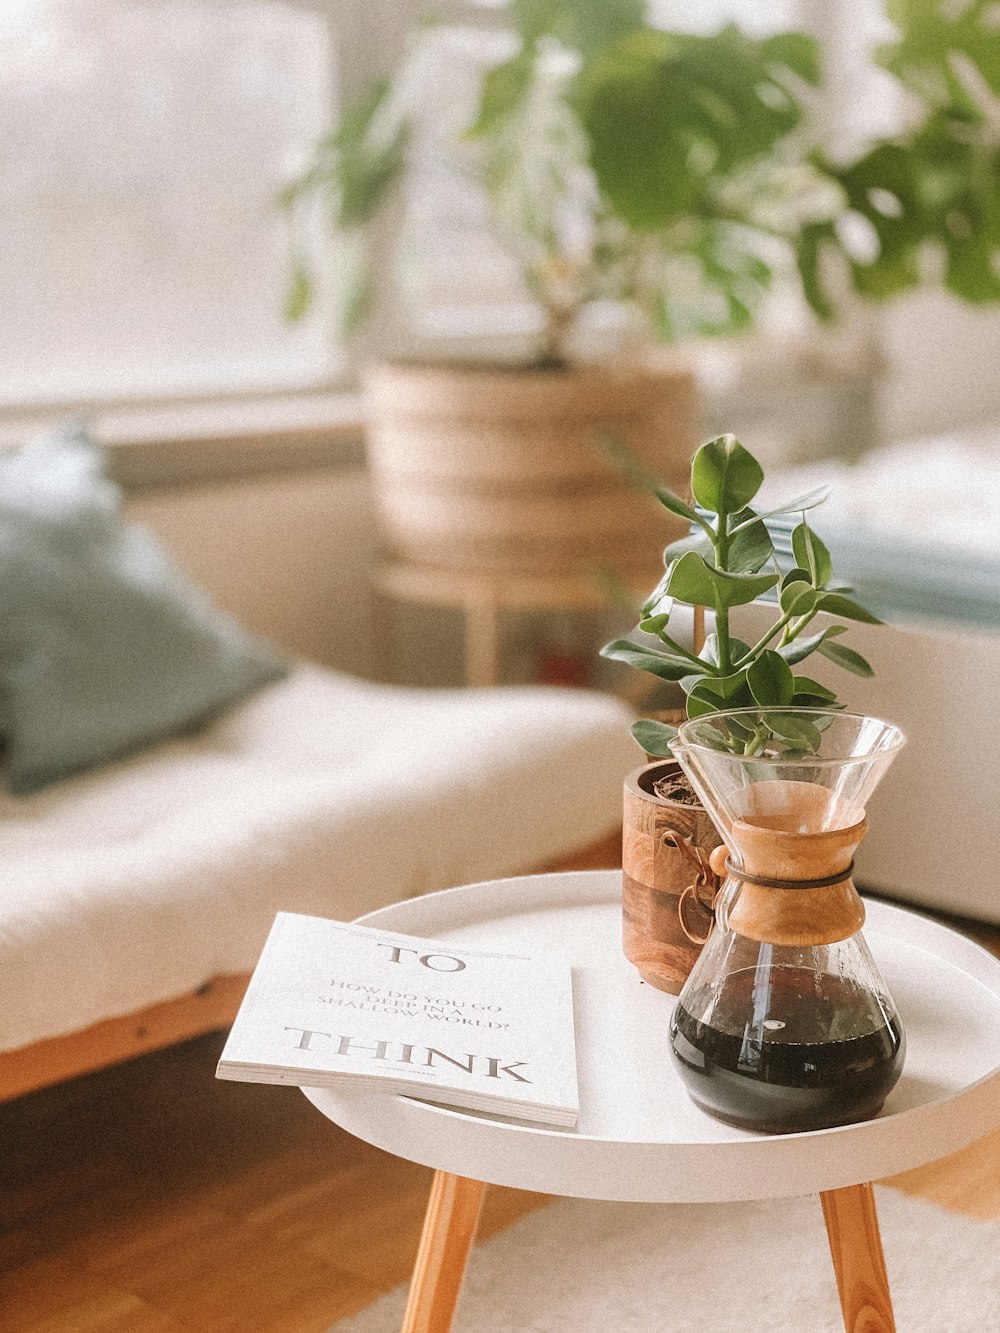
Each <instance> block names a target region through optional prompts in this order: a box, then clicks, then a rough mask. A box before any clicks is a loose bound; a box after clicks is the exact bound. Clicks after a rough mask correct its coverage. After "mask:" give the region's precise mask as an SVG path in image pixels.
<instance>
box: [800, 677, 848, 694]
mask: <svg viewBox="0 0 1000 1333" xmlns="http://www.w3.org/2000/svg"><path fill="white" fill-rule="evenodd" d="M792 685H793V687H794V689H795V693H796V694H811V695H812V696H813V697H814V698H817V699H836V697H837V696H836V694H835V693H834V692H833V690H828V689H827V687H826V686H825V685H821V684H820V683H819V681H818V680H813V679H812V678H811V677H810V676H793V678H792Z"/></svg>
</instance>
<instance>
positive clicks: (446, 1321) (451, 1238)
mask: <svg viewBox="0 0 1000 1333" xmlns="http://www.w3.org/2000/svg"><path fill="white" fill-rule="evenodd" d="M485 1193H486V1186H485V1185H484V1184H483V1182H482V1181H481V1180H468V1179H466V1177H465V1176H452V1175H449V1173H448V1172H447V1171H435V1173H434V1183H433V1184H432V1185H431V1197H430V1199H429V1200H428V1203H427V1213H426V1215H425V1217H424V1229H423V1232H422V1233H421V1236H420V1249H419V1250H418V1251H417V1262H416V1264H415V1266H414V1269H413V1278H412V1280H411V1282H410V1296H409V1300H408V1301H407V1303H406V1313H405V1314H404V1316H403V1329H402V1333H449V1329H450V1328H451V1321H452V1319H453V1317H454V1314H455V1306H456V1305H457V1304H458V1293H459V1291H460V1289H461V1286H462V1278H463V1277H464V1276H465V1265H466V1262H467V1260H468V1258H469V1251H470V1250H471V1249H472V1242H473V1241H474V1240H475V1238H476V1226H477V1224H478V1222H479V1209H480V1208H481V1206H482V1202H483V1195H484V1194H485Z"/></svg>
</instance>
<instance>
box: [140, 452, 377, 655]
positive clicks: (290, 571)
mask: <svg viewBox="0 0 1000 1333" xmlns="http://www.w3.org/2000/svg"><path fill="white" fill-rule="evenodd" d="M128 511H129V514H130V515H131V516H132V517H133V518H136V519H138V520H140V521H142V522H144V523H148V524H149V526H150V527H151V528H153V530H154V531H155V532H156V533H157V534H158V535H159V536H160V537H161V538H162V540H163V541H164V543H165V544H166V545H167V547H168V548H169V549H170V551H171V552H172V554H173V555H174V557H175V559H176V560H177V562H178V563H179V565H180V566H181V568H182V569H183V570H184V572H185V573H186V574H188V575H189V577H191V578H192V579H193V580H194V581H195V582H196V583H198V584H199V585H200V586H201V587H202V588H204V589H205V591H206V592H208V593H209V595H210V596H211V597H212V598H213V599H214V600H215V601H216V602H217V603H218V604H219V606H221V607H222V608H223V609H224V610H226V611H228V612H230V614H232V615H233V616H235V617H236V618H237V619H238V620H240V621H241V622H242V623H243V624H245V625H247V626H248V627H250V628H251V629H254V630H256V631H257V632H258V633H260V634H264V635H266V636H268V637H270V638H274V639H276V640H278V641H279V642H280V643H282V644H283V645H284V646H286V647H287V648H289V649H291V650H293V651H295V652H298V653H301V654H303V655H305V656H307V657H311V658H314V659H315V660H317V661H320V662H325V663H327V664H328V665H331V666H335V667H338V668H340V669H341V670H344V671H349V672H354V673H357V674H360V675H368V674H371V667H372V658H373V654H372V629H373V626H372V598H371V580H372V574H373V571H374V569H375V566H376V553H377V550H378V533H377V524H376V521H375V516H374V512H373V508H372V501H371V493H370V488H369V485H368V481H367V478H366V477H365V475H364V473H363V472H361V471H360V470H351V471H339V470H333V469H329V470H327V469H323V470H317V471H309V472H295V473H289V474H285V475H280V476H273V477H255V478H248V479H246V480H242V481H226V482H220V483H214V484H211V485H198V486H187V487H175V488H170V489H162V490H153V491H148V492H138V493H137V494H136V495H134V496H133V497H132V498H131V499H130V500H129V504H128Z"/></svg>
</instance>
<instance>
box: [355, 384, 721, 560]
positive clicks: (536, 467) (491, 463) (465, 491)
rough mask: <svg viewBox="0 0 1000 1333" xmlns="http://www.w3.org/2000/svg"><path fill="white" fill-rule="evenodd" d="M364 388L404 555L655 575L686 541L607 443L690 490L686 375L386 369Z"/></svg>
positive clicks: (386, 513) (380, 493) (372, 447)
mask: <svg viewBox="0 0 1000 1333" xmlns="http://www.w3.org/2000/svg"><path fill="white" fill-rule="evenodd" d="M364 389H365V401H366V415H367V421H368V456H369V463H370V467H371V472H372V478H373V482H374V486H375V495H376V501H377V504H378V507H379V510H380V512H381V515H382V519H383V523H384V527H385V535H386V538H387V541H388V544H389V547H390V550H391V552H392V554H394V555H396V556H397V557H401V558H403V559H406V560H410V561H415V562H417V563H419V564H423V565H436V566H440V567H444V568H451V569H462V570H465V571H477V572H486V573H494V574H498V575H500V574H518V573H520V574H524V573H539V572H544V573H561V574H565V573H569V572H573V571H579V570H580V569H583V568H592V567H593V566H595V565H608V566H610V567H612V568H614V569H617V570H621V571H630V570H640V569H655V568H656V566H657V565H658V563H659V559H660V554H661V552H662V549H663V546H664V544H665V542H667V541H669V540H671V538H672V537H673V536H676V535H680V534H681V532H682V529H683V527H684V525H683V524H682V523H681V522H680V521H679V520H674V519H672V518H671V516H670V515H669V514H667V513H666V512H665V511H664V510H663V509H662V508H661V507H660V506H659V505H658V504H657V503H656V501H655V500H652V499H650V498H649V497H646V496H643V495H642V494H640V493H639V492H638V491H637V490H636V489H635V488H634V487H632V486H630V485H629V484H628V483H626V482H625V481H624V480H623V479H622V477H621V475H620V474H619V473H618V471H617V470H616V469H615V468H614V467H613V466H612V465H611V463H610V462H609V461H608V459H607V458H606V457H605V456H604V454H603V452H602V450H601V447H600V444H601V436H602V435H609V436H613V437H615V438H617V439H619V440H621V441H622V442H623V443H624V444H626V445H627V446H628V447H629V448H630V449H631V450H632V451H633V452H634V453H635V454H636V455H638V457H640V458H641V459H642V460H643V462H644V463H645V465H646V466H647V467H648V468H649V469H650V471H652V472H653V473H654V474H655V475H656V476H657V477H658V478H659V479H660V480H662V481H663V482H665V483H666V484H667V485H670V486H674V487H677V488H678V489H680V490H682V491H683V490H684V489H685V487H686V484H687V476H688V471H689V467H690V458H691V453H692V451H693V449H694V447H695V445H696V442H697V441H696V433H697V412H696V393H695V384H694V377H693V375H692V373H691V371H690V369H688V368H687V367H685V366H682V365H678V366H676V367H671V366H665V367H659V366H658V367H657V368H655V369H630V370H627V371H625V370H623V371H615V370H612V369H610V368H606V367H587V368H581V369H571V370H554V371H541V370H521V369H516V368H509V369H504V368H497V369H490V368H478V367H463V366H452V367H445V366H441V367H436V366H393V365H381V366H377V367H375V368H373V369H371V370H370V371H369V372H368V374H367V375H366V377H365V381H364Z"/></svg>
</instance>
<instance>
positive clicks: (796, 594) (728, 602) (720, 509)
mask: <svg viewBox="0 0 1000 1333" xmlns="http://www.w3.org/2000/svg"><path fill="white" fill-rule="evenodd" d="M609 447H610V449H611V451H612V452H613V453H615V454H616V455H617V461H618V463H619V466H621V467H622V468H623V469H624V470H625V471H626V472H628V473H629V474H630V475H631V476H632V479H633V480H634V481H636V482H638V483H639V484H641V485H643V486H644V487H645V488H646V489H648V490H650V491H652V493H653V494H654V495H655V496H656V498H657V499H658V500H659V501H660V503H661V504H662V505H663V506H664V508H665V509H668V510H669V511H670V513H672V514H676V515H678V516H679V517H681V518H685V519H687V520H688V521H689V522H690V523H691V524H692V526H693V527H694V528H695V529H697V531H694V532H693V533H692V535H691V536H688V537H682V538H681V539H680V540H679V541H675V542H672V543H671V544H670V545H669V546H668V547H667V548H666V550H665V551H664V557H663V558H664V565H665V566H666V571H665V573H664V575H663V577H662V578H661V579H660V582H659V583H658V584H657V586H656V588H655V590H654V591H653V593H652V595H651V596H650V597H649V598H648V599H647V600H646V602H645V603H644V604H643V606H642V609H641V612H640V619H639V624H638V631H639V635H640V637H637V638H635V639H616V640H615V641H614V642H613V643H609V644H606V645H605V646H604V647H603V648H602V649H601V653H602V655H603V656H604V657H609V658H613V659H615V660H616V661H619V662H625V663H627V664H628V665H629V666H632V667H637V668H639V669H640V670H642V671H648V672H650V673H651V674H652V675H654V676H657V677H659V678H660V679H661V680H667V681H674V682H678V683H679V684H680V685H681V687H682V689H683V690H684V693H685V695H686V696H687V707H686V712H687V716H688V717H689V718H693V717H702V716H704V715H705V714H708V713H717V712H722V711H724V710H729V709H733V708H755V707H756V708H761V709H764V708H766V709H768V710H790V711H778V712H771V711H769V713H768V718H767V727H768V728H770V732H772V733H773V735H774V736H775V737H777V738H778V739H779V740H781V741H783V742H786V743H789V744H792V745H793V746H796V747H797V748H800V749H801V750H802V751H803V752H805V753H810V752H814V751H815V750H817V749H818V748H819V744H820V734H819V731H818V729H817V727H816V726H815V723H814V722H812V721H810V720H809V719H808V718H807V717H806V716H804V715H797V714H796V713H795V711H794V710H796V709H810V708H813V709H839V708H842V707H843V705H842V704H840V703H838V701H837V696H836V694H835V693H834V691H832V690H830V689H828V688H827V687H826V686H825V685H821V684H820V683H819V682H818V681H816V680H813V679H812V678H811V677H810V676H805V675H798V674H796V672H795V670H794V668H796V667H797V666H798V665H799V663H800V662H803V661H805V659H806V658H807V657H809V656H810V655H811V654H812V653H819V654H820V655H821V656H823V657H825V658H827V659H828V660H829V661H831V662H834V663H836V665H837V666H839V667H842V668H844V670H846V671H849V672H852V673H853V674H854V675H856V676H870V675H872V668H871V666H870V665H869V664H868V662H866V661H865V659H864V658H863V657H862V656H861V654H860V653H857V652H855V651H854V649H853V648H848V647H847V646H846V644H843V643H841V642H840V641H839V640H840V636H841V635H842V634H844V633H846V632H847V629H848V626H847V625H844V624H837V623H834V624H831V625H827V626H825V627H824V628H823V629H821V630H817V631H814V632H812V633H809V634H807V633H806V630H807V629H808V628H809V626H810V625H811V624H812V621H813V620H814V619H815V617H816V616H817V615H819V613H820V612H824V613H826V614H828V615H831V616H835V617H839V618H840V619H841V620H854V621H862V622H864V623H865V624H869V625H878V624H881V623H882V622H881V621H880V620H879V619H878V617H877V616H874V615H872V613H871V612H870V611H867V610H865V608H864V607H863V606H860V605H859V604H858V603H857V602H856V601H854V600H853V598H852V597H851V596H850V594H851V592H852V591H853V590H852V589H851V588H848V587H845V586H844V585H842V584H840V583H837V582H835V581H834V578H833V565H832V561H831V558H830V553H829V551H828V550H827V548H826V547H825V546H824V544H823V542H822V541H821V540H820V539H819V537H818V536H817V535H816V533H815V532H814V531H813V530H812V528H811V527H810V526H809V523H808V522H807V521H806V513H807V512H808V511H810V510H812V509H814V508H815V507H816V506H817V505H818V504H821V503H822V501H823V500H825V499H826V496H827V493H828V488H827V487H821V488H819V489H817V490H814V491H810V492H809V493H808V494H807V495H799V496H796V497H795V498H794V499H792V500H789V501H788V502H787V503H785V504H782V505H778V506H777V507H776V508H773V509H769V510H767V511H766V512H760V511H758V510H756V509H753V508H751V501H752V500H753V499H754V497H755V496H756V495H757V492H758V491H759V490H760V488H761V485H762V483H763V481H764V473H763V470H762V469H761V466H760V464H759V463H758V462H757V460H756V458H754V456H753V455H752V454H751V453H750V452H749V451H748V450H747V449H745V448H744V447H743V445H742V444H740V442H739V440H737V439H736V438H735V436H733V435H723V436H721V437H720V438H719V439H717V440H711V441H710V442H709V443H708V444H705V445H703V446H702V447H701V448H700V449H699V450H698V452H697V453H696V454H695V456H694V459H693V460H692V464H691V493H692V495H693V496H694V500H695V505H694V506H692V505H689V504H686V503H685V502H684V501H683V500H682V499H680V497H679V496H677V495H675V494H673V492H672V491H669V490H667V489H665V488H664V487H662V486H659V485H657V484H656V482H655V480H654V479H652V478H651V477H649V476H648V475H647V474H645V473H644V472H643V471H642V469H641V468H640V467H639V466H638V464H636V462H635V460H634V459H631V458H630V457H629V456H627V455H626V454H625V452H624V451H623V450H622V449H621V448H620V447H617V446H614V445H610V446H609ZM800 511H801V513H802V519H801V522H799V523H798V525H797V526H796V527H795V528H794V530H793V532H792V535H791V536H792V551H793V554H794V558H795V565H794V567H793V568H791V569H788V570H785V571H783V570H782V569H781V568H780V566H779V565H778V559H777V556H776V553H775V549H774V543H773V541H772V538H771V535H770V533H769V531H768V528H767V525H766V522H765V520H766V519H769V518H774V517H776V516H777V515H779V514H794V513H797V512H800ZM772 589H775V590H776V593H777V598H778V605H777V607H776V608H775V621H774V624H773V625H771V626H770V628H769V629H768V630H767V631H766V632H765V633H764V634H763V635H761V637H760V638H759V639H758V640H757V642H756V643H754V644H747V643H744V642H743V641H742V640H741V639H737V638H735V637H734V636H733V635H732V634H731V633H730V613H731V612H732V610H733V608H734V607H738V606H746V605H748V604H749V603H750V602H754V601H756V600H757V599H758V598H759V597H762V596H763V594H765V593H767V592H770V591H771V590H772ZM677 604H682V605H687V606H692V607H693V606H703V607H706V608H707V609H708V610H709V611H710V612H711V613H712V614H713V615H714V618H715V630H714V633H712V634H709V635H708V637H707V638H706V640H705V645H704V647H703V648H702V650H701V652H700V653H699V654H697V655H696V654H695V653H693V652H691V651H689V650H688V649H687V648H686V647H684V646H683V645H682V644H681V643H679V642H678V641H677V639H676V638H674V637H673V635H671V633H670V632H669V627H670V620H671V615H672V613H673V610H674V607H675V605H677ZM745 730H746V732H747V734H746V736H745V737H744V738H743V739H744V752H745V753H755V754H756V753H760V752H761V750H762V748H763V746H764V745H765V744H766V742H767V740H768V739H769V738H770V735H769V734H765V733H766V730H767V729H766V728H765V729H763V730H762V729H761V727H760V726H757V725H754V724H753V723H752V722H751V723H750V724H748V726H747V728H746V729H745ZM676 734H677V733H676V728H674V727H670V726H667V725H666V724H665V723H663V722H657V721H654V720H652V719H642V720H640V721H638V722H636V723H635V724H634V725H633V727H632V735H633V737H634V738H635V740H636V741H637V742H638V743H639V744H640V745H641V746H642V748H643V749H644V750H646V751H647V753H649V754H653V755H662V756H669V755H670V753H671V752H670V748H669V742H670V741H671V740H672V738H673V737H674V736H675V735H676ZM720 735H721V733H720Z"/></svg>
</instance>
